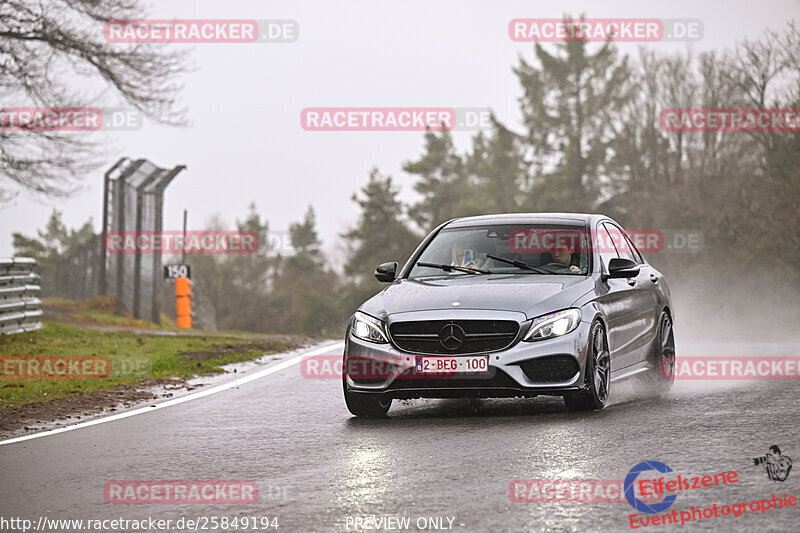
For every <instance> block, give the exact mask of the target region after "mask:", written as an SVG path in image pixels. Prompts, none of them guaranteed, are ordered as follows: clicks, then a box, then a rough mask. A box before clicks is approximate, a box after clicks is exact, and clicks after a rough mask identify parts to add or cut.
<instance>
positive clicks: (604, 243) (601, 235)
mask: <svg viewBox="0 0 800 533" xmlns="http://www.w3.org/2000/svg"><path fill="white" fill-rule="evenodd" d="M594 246H595V248H596V249H597V251H598V253H599V254H600V260H601V261H602V262H603V264H604V265H605V266H606V268H608V262H609V261H611V260H612V259H613V258H615V257H619V254H617V248H616V246H615V245H614V241H613V240H612V239H611V235H610V234H609V233H608V229H607V228H606V225H605V224H601V225H600V226H599V227H598V229H597V238H596V239H595V242H594Z"/></svg>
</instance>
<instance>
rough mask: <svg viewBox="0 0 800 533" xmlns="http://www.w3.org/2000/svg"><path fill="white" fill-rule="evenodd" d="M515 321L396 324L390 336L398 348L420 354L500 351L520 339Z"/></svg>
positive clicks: (445, 321)
mask: <svg viewBox="0 0 800 533" xmlns="http://www.w3.org/2000/svg"><path fill="white" fill-rule="evenodd" d="M517 333H519V323H517V322H515V321H513V320H426V321H409V322H395V323H393V324H392V325H391V326H389V334H390V335H391V337H392V341H394V343H395V344H396V345H397V347H398V348H400V349H401V350H404V351H406V352H411V353H421V354H467V353H487V352H497V351H500V350H503V349H505V348H508V347H509V346H510V345H511V344H512V343H513V342H514V339H516V338H517Z"/></svg>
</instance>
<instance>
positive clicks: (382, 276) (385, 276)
mask: <svg viewBox="0 0 800 533" xmlns="http://www.w3.org/2000/svg"><path fill="white" fill-rule="evenodd" d="M375 279H377V280H378V281H384V282H392V281H394V280H395V279H397V262H392V263H382V264H381V265H379V266H378V268H376V269H375Z"/></svg>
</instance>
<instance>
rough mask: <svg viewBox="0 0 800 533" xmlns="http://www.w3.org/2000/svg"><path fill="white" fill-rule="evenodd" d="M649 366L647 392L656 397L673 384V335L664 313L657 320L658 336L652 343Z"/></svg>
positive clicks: (670, 321) (670, 323)
mask: <svg viewBox="0 0 800 533" xmlns="http://www.w3.org/2000/svg"><path fill="white" fill-rule="evenodd" d="M650 365H651V368H650V372H648V376H647V380H646V385H647V390H648V391H650V392H652V393H655V394H656V395H659V394H666V393H667V392H669V390H670V389H671V388H672V385H673V384H674V383H675V335H674V333H673V331H672V318H671V317H670V316H669V313H667V312H666V311H664V312H662V313H661V317H660V318H659V320H658V335H657V336H656V339H655V341H653V351H652V353H651V356H650Z"/></svg>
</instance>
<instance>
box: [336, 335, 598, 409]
mask: <svg viewBox="0 0 800 533" xmlns="http://www.w3.org/2000/svg"><path fill="white" fill-rule="evenodd" d="M589 330H590V324H589V323H586V322H581V323H580V325H579V326H578V328H577V329H576V330H575V331H572V332H570V333H568V334H566V335H564V336H561V337H556V338H553V339H547V340H543V341H536V342H525V341H521V340H519V339H517V340H516V341H515V342H514V343H513V344H512V345H511V346H510V347H509V348H507V349H505V350H503V351H499V352H494V353H489V354H487V355H488V356H489V371H488V372H484V373H458V374H449V375H437V374H432V375H431V374H416V373H415V369H414V366H415V362H416V357H417V356H418V355H419V354H414V353H408V352H404V351H402V350H400V349H398V348H397V347H396V346H394V345H393V344H392V343H388V344H377V343H372V342H367V341H364V340H361V339H358V338H356V337H354V336H353V335H352V333H351V332H350V331H349V330H348V333H347V338H346V341H345V351H344V357H345V360H344V364H343V368H345V369H347V368H348V359H352V358H355V359H356V361H355V362H358V363H359V364H361V363H363V362H364V361H363V360H374V361H376V362H378V364H379V365H380V368H381V369H382V372H380V373H376V374H373V375H370V376H369V377H370V378H371V379H366V380H365V379H362V378H363V374H362V375H358V376H356V379H353V377H352V376H350V375H348V372H345V377H344V379H345V382H346V385H347V388H348V389H349V390H350V391H351V392H357V393H364V394H383V395H387V396H389V397H392V398H454V397H455V398H458V397H509V396H512V397H513V396H536V395H539V394H554V395H558V394H563V393H565V392H569V391H576V390H579V389H581V388H583V384H584V379H583V377H584V369H585V366H586V350H587V345H588V340H589ZM523 333H524V332H523ZM523 333H520V337H521V336H522V334H523ZM459 355H464V354H459ZM474 355H484V354H480V353H476V354H474ZM431 356H435V355H433V354H431ZM548 356H568V357H572V358H574V359H575V361H577V363H578V365H577V367H578V371H577V372H575V374H574V375H573V376H572V377H570V378H569V379H565V380H562V381H557V382H554V381H552V380H547V381H542V380H537V379H536V376H530V375H526V373H525V372H524V371H523V368H522V367H521V366H520V363H524V362H526V361H530V360H533V359H538V358H543V357H548ZM454 357H457V356H454ZM353 362H354V361H351V363H353ZM358 368H362V367H358Z"/></svg>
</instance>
